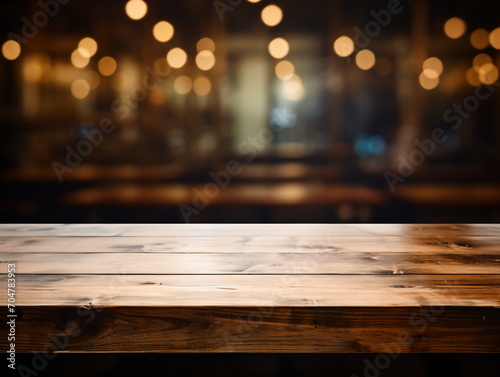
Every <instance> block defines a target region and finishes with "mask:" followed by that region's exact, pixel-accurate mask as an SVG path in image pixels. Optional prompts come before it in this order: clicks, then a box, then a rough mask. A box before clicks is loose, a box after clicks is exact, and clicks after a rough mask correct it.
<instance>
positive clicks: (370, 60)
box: [356, 50, 376, 71]
mask: <svg viewBox="0 0 500 377" xmlns="http://www.w3.org/2000/svg"><path fill="white" fill-rule="evenodd" d="M375 62H376V59H375V54H374V53H373V52H371V51H370V50H361V51H360V52H358V54H357V55H356V65H357V66H358V67H359V68H360V69H362V70H363V71H367V70H369V69H371V68H373V66H374V65H375Z"/></svg>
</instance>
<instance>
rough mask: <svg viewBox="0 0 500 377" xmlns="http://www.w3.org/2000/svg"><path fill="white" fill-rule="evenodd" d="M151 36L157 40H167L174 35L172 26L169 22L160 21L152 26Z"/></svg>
mask: <svg viewBox="0 0 500 377" xmlns="http://www.w3.org/2000/svg"><path fill="white" fill-rule="evenodd" d="M153 36H154V37H155V39H156V40H157V41H158V42H163V43H165V42H168V41H169V40H171V39H172V37H173V36H174V27H173V26H172V24H171V23H170V22H167V21H160V22H158V23H157V24H156V25H155V26H154V27H153Z"/></svg>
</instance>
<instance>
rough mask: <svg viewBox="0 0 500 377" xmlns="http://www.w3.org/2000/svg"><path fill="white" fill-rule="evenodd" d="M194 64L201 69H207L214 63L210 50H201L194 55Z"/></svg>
mask: <svg viewBox="0 0 500 377" xmlns="http://www.w3.org/2000/svg"><path fill="white" fill-rule="evenodd" d="M196 65H197V66H198V68H199V69H201V70H202V71H208V70H210V69H212V68H213V67H214V65H215V56H214V54H213V53H212V52H211V51H208V50H205V51H201V52H200V53H199V54H198V55H196Z"/></svg>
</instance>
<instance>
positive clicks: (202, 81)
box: [193, 77, 212, 97]
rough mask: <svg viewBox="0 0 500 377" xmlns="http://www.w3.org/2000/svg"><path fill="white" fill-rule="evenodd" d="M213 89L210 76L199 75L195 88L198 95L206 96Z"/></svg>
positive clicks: (195, 81)
mask: <svg viewBox="0 0 500 377" xmlns="http://www.w3.org/2000/svg"><path fill="white" fill-rule="evenodd" d="M211 89H212V83H211V82H210V80H209V79H208V78H206V77H198V78H197V79H196V80H194V84H193V90H194V92H195V93H196V95H198V96H200V97H203V96H206V95H207V94H208V93H210V90H211Z"/></svg>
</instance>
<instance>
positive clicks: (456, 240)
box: [0, 224, 500, 352]
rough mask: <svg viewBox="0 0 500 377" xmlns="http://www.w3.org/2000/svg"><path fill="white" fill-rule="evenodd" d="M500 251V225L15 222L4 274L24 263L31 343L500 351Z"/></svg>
mask: <svg viewBox="0 0 500 377" xmlns="http://www.w3.org/2000/svg"><path fill="white" fill-rule="evenodd" d="M499 249H500V225H494V224H488V225H481V224H456V225H451V224H450V225H446V224H436V225H433V224H419V225H412V224H398V225H392V224H379V225H377V224H374V225H366V224H362V225H354V224H344V225H327V224H317V225H313V224H265V225H256V224H245V225H238V224H233V225H215V224H206V225H186V224H172V225H158V224H156V225H155V224H141V225H137V224H110V225H102V224H85V225H76V224H73V225H65V224H43V225H40V224H22V225H19V224H18V225H16V224H12V225H2V226H0V261H1V265H2V270H1V271H0V272H1V274H0V284H1V286H2V287H6V285H7V276H6V264H7V263H12V262H14V263H16V270H17V271H16V272H17V274H16V305H17V307H18V308H19V312H18V313H19V315H20V317H19V318H18V322H17V333H16V345H17V350H18V351H26V352H29V351H31V350H32V349H37V350H40V351H42V350H43V349H44V348H45V347H46V346H47V345H53V344H56V346H57V345H58V344H59V346H57V347H59V348H58V351H61V352H67V351H68V352H73V351H75V352H96V351H99V352H100V351H107V352H110V351H111V352H113V351H123V352H129V351H131V352H132V351H135V352H142V351H161V352H228V351H229V352H233V351H234V352H387V349H386V348H387V347H386V346H387V345H390V344H392V345H393V346H396V347H399V349H400V352H500V250H499ZM4 302H6V301H4ZM3 305H5V304H3ZM65 331H67V333H65ZM402 334H403V335H404V334H409V335H410V336H411V340H408V338H407V339H406V340H404V339H403V340H401V335H402ZM403 338H404V336H403ZM398 339H399V341H398ZM0 346H2V347H6V346H7V345H6V337H4V336H3V337H2V338H1V340H0Z"/></svg>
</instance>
